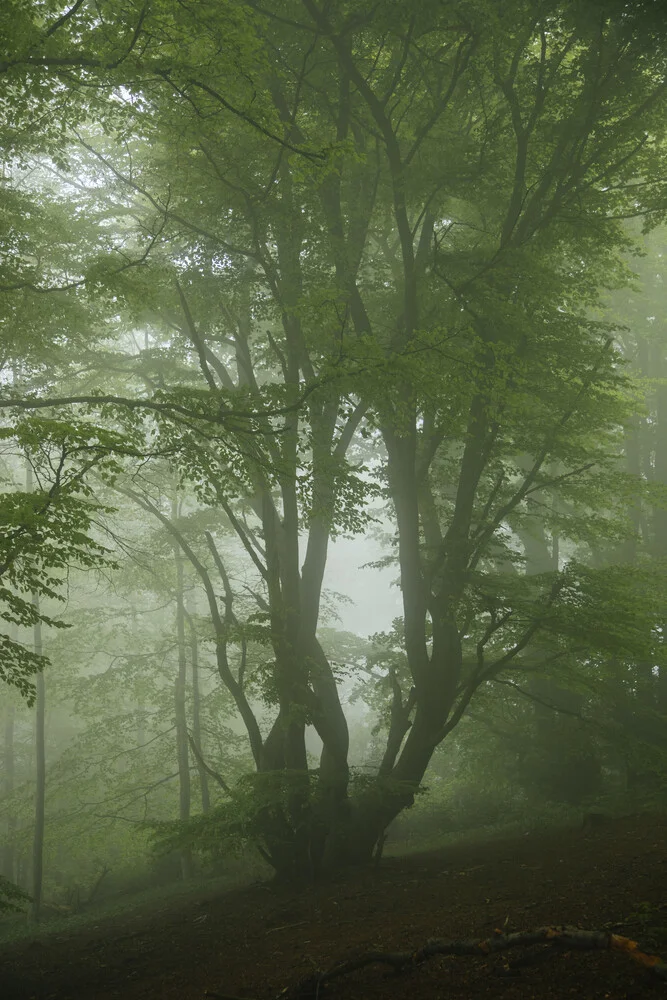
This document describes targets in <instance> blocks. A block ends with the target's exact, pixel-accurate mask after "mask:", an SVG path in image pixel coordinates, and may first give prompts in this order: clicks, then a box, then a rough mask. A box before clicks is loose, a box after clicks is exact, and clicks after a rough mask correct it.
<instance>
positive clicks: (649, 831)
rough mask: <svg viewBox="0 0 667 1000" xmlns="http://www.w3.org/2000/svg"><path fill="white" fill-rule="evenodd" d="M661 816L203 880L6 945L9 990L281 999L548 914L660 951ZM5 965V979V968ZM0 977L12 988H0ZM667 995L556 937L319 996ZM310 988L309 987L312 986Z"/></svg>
mask: <svg viewBox="0 0 667 1000" xmlns="http://www.w3.org/2000/svg"><path fill="white" fill-rule="evenodd" d="M665 819H666V817H663V816H655V815H644V816H641V817H633V818H630V819H622V820H616V821H612V822H610V823H609V824H608V825H607V826H606V827H605V828H603V829H600V830H596V831H595V832H593V831H591V832H582V831H581V830H576V831H575V830H568V831H563V830H559V831H549V832H545V833H540V834H538V833H532V834H530V835H528V836H523V837H520V838H514V839H511V840H510V839H505V840H490V841H488V842H486V843H476V844H474V845H472V846H470V845H468V846H466V845H465V844H459V845H457V846H456V847H448V848H446V849H442V850H438V851H430V852H428V853H424V854H413V855H410V856H405V857H388V858H384V859H383V860H382V862H381V863H380V865H379V866H378V867H377V868H373V869H370V870H367V871H363V872H358V871H357V872H348V873H346V874H344V875H341V876H338V877H337V878H336V879H335V880H334V881H332V882H331V881H330V882H327V883H323V884H320V885H317V886H314V887H311V888H308V889H306V890H301V891H297V890H296V889H294V888H289V887H277V886H274V885H272V884H254V885H251V886H246V887H245V888H237V889H233V890H230V891H227V892H225V893H223V894H219V893H218V894H217V895H214V894H212V892H211V890H209V891H208V893H207V892H205V891H201V890H200V891H198V892H197V893H193V894H192V895H191V896H187V897H183V898H181V899H180V900H179V901H178V902H176V901H171V902H170V903H169V904H167V905H162V906H161V907H160V908H159V909H154V908H153V909H151V910H150V911H148V910H145V909H144V910H137V911H134V912H130V913H125V914H124V915H123V916H122V917H119V916H116V917H113V918H112V917H108V918H100V920H99V921H96V922H95V923H94V924H93V925H92V926H88V927H87V928H86V929H85V930H82V929H79V930H77V931H76V932H69V933H67V932H66V933H63V932H62V931H61V930H59V931H58V932H54V933H53V934H47V935H42V936H40V938H37V939H33V940H32V941H30V940H26V941H21V942H18V943H16V942H15V943H14V944H11V945H9V944H6V945H2V946H1V947H0V997H2V1000H30V998H36V1000H121V998H122V1000H139V998H142V1000H149V998H151V1000H204V998H206V997H207V996H208V997H210V998H216V997H225V998H228V997H236V998H257V1000H273V998H275V997H277V996H278V995H279V994H280V993H281V991H282V990H285V989H287V988H290V987H293V986H294V984H295V983H297V982H298V981H300V980H301V979H303V978H304V977H306V976H308V975H310V974H312V973H313V972H314V971H317V970H324V969H328V968H330V967H331V966H333V965H335V964H336V963H337V962H339V961H341V960H344V959H347V958H349V957H350V956H353V955H359V954H360V953H361V952H363V951H366V950H371V949H377V950H380V951H404V950H412V949H416V948H418V947H419V946H421V945H423V944H424V943H425V942H426V940H427V939H429V938H434V937H437V938H444V939H454V940H457V939H462V938H476V939H482V938H486V937H489V936H492V935H493V934H494V931H495V930H496V929H500V930H501V931H503V932H505V933H506V932H510V931H517V930H528V929H531V928H537V927H540V926H543V925H547V924H548V925H560V924H569V925H577V926H579V927H581V928H586V929H606V930H613V931H614V932H615V933H618V934H620V935H624V936H627V937H630V938H633V939H635V940H637V941H639V942H640V945H641V946H642V948H644V949H645V950H647V951H649V952H655V951H658V953H662V958H663V959H665V960H667V954H665V951H666V950H667V839H666V837H665ZM3 976H4V977H5V978H4V979H3ZM3 987H4V988H3ZM660 994H662V995H663V996H667V983H665V982H660V981H659V980H658V979H657V977H655V976H652V975H651V974H650V972H648V971H647V970H646V969H644V968H643V967H642V966H641V965H639V964H638V963H636V962H634V961H632V959H631V958H630V957H629V956H628V955H626V954H622V953H619V952H617V951H591V952H581V951H567V950H562V949H561V950H558V951H557V950H555V949H553V948H550V947H548V946H545V947H543V948H542V949H541V950H540V949H538V950H537V951H528V952H525V951H524V952H517V951H516V950H515V951H512V952H507V953H506V954H503V955H498V954H496V955H493V956H490V957H484V956H482V955H480V956H479V957H476V956H475V957H446V958H443V957H439V958H432V959H429V960H428V961H426V962H424V963H423V964H420V965H418V966H414V967H411V968H410V969H409V971H407V972H403V973H401V974H396V973H394V972H392V971H391V970H387V969H386V968H382V967H380V966H377V965H375V966H369V967H367V968H365V969H363V970H362V971H357V972H353V973H352V974H350V975H347V976H345V977H343V978H340V979H337V980H336V981H335V982H332V983H330V984H329V985H327V986H322V987H321V988H320V990H319V993H318V994H317V995H318V997H319V1000H326V998H330V1000H362V998H363V1000H372V998H383V1000H408V998H410V1000H414V998H417V1000H419V998H421V997H423V998H429V1000H430V998H433V1000H437V998H443V1000H445V998H447V1000H459V998H460V1000H463V998H466V1000H470V998H473V1000H491V998H493V1000H500V998H503V1000H524V998H535V1000H537V998H540V1000H556V998H558V1000H564V998H573V997H581V998H586V1000H597V998H600V1000H602V998H604V1000H616V998H619V1000H620V998H633V1000H639V998H640V997H644V998H647V1000H648V998H649V997H651V996H658V995H660ZM315 995H316V994H315V993H311V996H315Z"/></svg>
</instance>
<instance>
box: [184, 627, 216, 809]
mask: <svg viewBox="0 0 667 1000" xmlns="http://www.w3.org/2000/svg"><path fill="white" fill-rule="evenodd" d="M189 623H190V667H191V670H192V739H193V740H194V742H195V746H196V747H197V749H198V750H199V752H200V754H201V756H202V757H203V756H204V753H203V745H202V736H201V717H200V694H199V643H198V641H197V632H196V631H195V625H194V621H193V618H192V617H190V618H189ZM197 771H198V774H199V788H200V790H201V808H202V812H204V813H207V812H208V811H209V809H210V808H211V796H210V792H209V787H208V774H207V773H206V771H205V770H204V768H203V767H202V766H201V764H200V763H199V761H197Z"/></svg>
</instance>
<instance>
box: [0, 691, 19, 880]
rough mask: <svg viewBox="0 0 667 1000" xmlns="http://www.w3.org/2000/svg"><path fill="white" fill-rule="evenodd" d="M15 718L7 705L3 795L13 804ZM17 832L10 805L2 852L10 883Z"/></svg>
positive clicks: (5, 870)
mask: <svg viewBox="0 0 667 1000" xmlns="http://www.w3.org/2000/svg"><path fill="white" fill-rule="evenodd" d="M14 716H15V709H14V706H13V705H12V704H7V705H6V706H5V726H4V747H3V755H2V756H3V764H4V780H3V794H4V797H5V801H7V802H11V796H12V794H13V792H14ZM15 831H16V816H15V815H14V811H13V807H12V806H11V805H10V809H9V813H8V815H7V823H6V829H5V834H6V838H7V839H6V841H5V844H4V846H3V850H2V874H3V875H4V876H5V878H8V879H9V880H10V882H13V881H14V874H15V873H14V854H15V847H14V835H15Z"/></svg>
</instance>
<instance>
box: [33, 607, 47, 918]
mask: <svg viewBox="0 0 667 1000" xmlns="http://www.w3.org/2000/svg"><path fill="white" fill-rule="evenodd" d="M33 604H34V605H35V608H36V609H37V610H39V602H38V598H37V595H36V594H35V595H34V596H33ZM33 643H34V650H35V653H36V654H37V655H38V656H41V655H42V628H41V625H40V623H39V622H37V623H36V624H35V625H34V628H33ZM35 685H36V688H37V699H36V701H35V833H34V838H33V844H32V905H31V908H30V918H31V920H33V921H35V922H36V921H38V920H39V917H40V910H41V904H42V874H43V865H44V800H45V795H46V755H45V741H44V723H45V719H46V694H45V689H44V672H43V671H41V670H40V672H39V673H38V674H37V676H36V678H35Z"/></svg>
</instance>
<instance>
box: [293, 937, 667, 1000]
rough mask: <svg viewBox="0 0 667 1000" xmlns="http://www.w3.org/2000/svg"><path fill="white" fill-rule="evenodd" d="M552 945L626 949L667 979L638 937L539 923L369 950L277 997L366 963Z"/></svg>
mask: <svg viewBox="0 0 667 1000" xmlns="http://www.w3.org/2000/svg"><path fill="white" fill-rule="evenodd" d="M541 944H543V945H551V946H553V947H556V948H561V949H565V948H568V949H576V950H579V951H609V950H615V951H623V952H625V953H626V954H627V955H629V956H630V958H633V959H634V960H635V961H636V962H639V964H640V965H642V966H644V968H646V969H648V970H649V971H650V972H652V973H653V974H654V975H656V976H658V977H659V978H660V979H662V980H664V981H665V982H667V963H665V962H663V961H662V959H661V958H658V956H657V955H647V954H646V953H645V952H643V951H641V950H640V948H639V945H638V944H637V942H636V941H632V940H631V939H630V938H626V937H621V936H620V935H619V934H610V933H608V932H606V931H587V930H581V929H580V928H578V927H566V926H563V927H538V928H537V929H536V930H532V931H517V932H515V933H512V934H503V933H502V932H500V931H498V932H496V933H495V934H494V935H493V936H492V937H490V938H484V939H483V940H467V941H442V940H440V939H431V940H429V941H427V942H426V944H425V945H424V946H423V947H421V948H418V949H417V950H416V951H399V952H385V951H368V952H366V953H365V954H363V955H358V956H357V957H356V958H351V959H348V961H346V962H340V963H338V965H334V966H333V967H332V968H331V969H329V970H328V971H326V972H318V973H315V974H314V975H310V976H307V977H306V978H305V979H302V980H301V981H300V982H299V983H297V984H296V985H295V986H292V987H287V988H286V989H284V990H282V991H281V992H280V993H279V994H278V996H277V997H276V1000H306V998H308V997H317V996H319V993H320V990H321V987H322V986H324V985H325V984H326V983H329V982H331V981H332V980H334V979H339V978H340V977H341V976H346V975H349V973H351V972H357V971H358V970H359V969H364V968H366V966H367V965H388V966H390V967H391V968H392V969H394V971H395V972H402V971H404V970H405V969H407V968H410V967H414V966H416V965H421V963H422V962H425V961H427V960H428V959H429V958H434V957H435V956H436V955H473V956H478V957H479V956H484V955H492V954H495V953H497V952H501V951H507V950H509V949H511V948H519V947H530V946H534V945H541Z"/></svg>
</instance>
